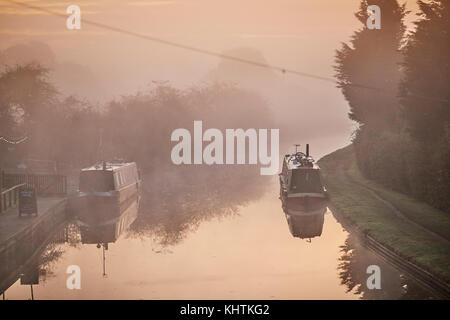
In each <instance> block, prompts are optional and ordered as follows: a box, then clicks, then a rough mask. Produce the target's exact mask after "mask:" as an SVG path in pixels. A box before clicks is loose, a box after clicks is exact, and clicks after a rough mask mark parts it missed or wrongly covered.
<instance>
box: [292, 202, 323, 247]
mask: <svg viewBox="0 0 450 320" xmlns="http://www.w3.org/2000/svg"><path fill="white" fill-rule="evenodd" d="M326 211H327V206H326V203H323V204H322V206H321V208H318V209H315V210H311V211H304V212H302V213H301V214H290V213H288V211H287V210H285V215H286V221H287V223H288V225H289V231H291V234H292V235H293V236H294V237H297V238H300V239H311V238H314V237H320V236H321V235H322V229H323V223H324V215H325V212H326Z"/></svg>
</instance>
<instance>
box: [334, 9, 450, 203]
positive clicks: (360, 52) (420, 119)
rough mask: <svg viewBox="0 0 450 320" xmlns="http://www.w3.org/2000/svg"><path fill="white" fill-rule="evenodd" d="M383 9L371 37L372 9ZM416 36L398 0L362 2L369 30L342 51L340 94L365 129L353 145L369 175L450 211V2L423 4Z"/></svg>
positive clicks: (338, 68) (361, 17)
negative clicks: (369, 18) (369, 23)
mask: <svg viewBox="0 0 450 320" xmlns="http://www.w3.org/2000/svg"><path fill="white" fill-rule="evenodd" d="M372 4H376V5H378V6H380V8H381V29H379V30H377V29H374V30H369V29H368V28H367V27H366V21H367V18H368V14H367V6H369V5H372ZM418 4H419V7H420V12H419V14H418V16H419V17H418V20H417V21H416V22H415V27H416V28H415V30H414V32H411V33H409V34H407V33H406V28H405V24H404V18H405V16H406V14H408V12H407V11H406V10H405V6H404V5H399V4H398V2H397V1H396V0H377V1H374V0H372V1H366V0H364V1H362V2H361V6H360V10H359V11H358V12H357V13H356V17H357V18H358V19H359V20H360V21H361V23H362V24H363V25H364V27H363V28H362V29H360V30H359V31H357V32H355V34H354V35H353V37H352V39H351V41H350V44H343V46H342V48H341V49H340V50H338V51H337V55H336V71H337V75H336V76H337V79H338V82H339V87H340V88H341V89H342V91H343V93H344V96H345V98H346V99H347V100H348V102H349V105H350V113H349V117H350V118H351V119H352V120H355V121H356V122H358V123H359V128H358V129H357V130H356V132H355V135H354V139H353V143H354V146H355V151H356V156H357V161H358V166H359V168H360V169H361V171H362V172H363V173H364V175H365V176H366V177H368V178H370V179H373V180H376V181H377V182H380V183H382V184H384V185H386V186H388V187H391V188H393V189H395V190H398V191H401V192H404V193H407V194H410V195H412V196H414V197H416V198H419V199H421V200H424V201H426V202H428V203H430V204H431V205H433V206H435V207H438V208H441V209H443V210H449V203H450V201H449V200H450V195H449V192H448V187H449V182H450V144H449V141H450V90H449V89H450V54H449V52H450V33H449V32H448V30H450V2H448V1H437V0H433V1H418Z"/></svg>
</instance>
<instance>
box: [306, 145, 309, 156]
mask: <svg viewBox="0 0 450 320" xmlns="http://www.w3.org/2000/svg"><path fill="white" fill-rule="evenodd" d="M306 156H307V157H309V143H307V144H306Z"/></svg>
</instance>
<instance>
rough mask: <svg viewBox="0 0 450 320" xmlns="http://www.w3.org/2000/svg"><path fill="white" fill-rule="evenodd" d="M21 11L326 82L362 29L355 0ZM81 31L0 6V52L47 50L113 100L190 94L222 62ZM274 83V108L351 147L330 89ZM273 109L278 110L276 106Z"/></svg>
mask: <svg viewBox="0 0 450 320" xmlns="http://www.w3.org/2000/svg"><path fill="white" fill-rule="evenodd" d="M23 2H26V3H29V4H32V5H35V6H41V7H45V8H48V9H51V10H55V11H58V12H60V13H62V14H65V9H66V8H67V7H68V6H69V5H71V4H77V5H79V6H80V8H81V14H82V19H83V18H84V19H89V20H92V21H96V22H100V23H104V24H108V25H111V26H116V27H120V28H123V29H126V30H130V31H134V32H138V33H142V34H146V35H150V36H154V37H158V38H162V39H165V40H169V41H174V42H180V43H182V44H186V45H189V46H194V47H199V48H203V49H206V50H211V51H216V52H223V51H225V50H230V49H233V48H239V47H250V48H253V49H256V50H258V51H260V52H261V53H262V54H263V55H264V57H265V59H266V60H267V62H268V63H270V64H273V65H279V66H282V67H285V68H288V69H296V70H300V71H303V72H307V73H313V74H317V75H322V76H326V77H332V76H333V74H334V71H333V61H334V55H335V50H336V49H338V48H339V47H340V44H341V42H347V41H348V40H349V38H350V36H351V34H352V33H353V32H354V31H355V30H357V29H358V28H360V27H361V24H360V23H359V21H358V20H357V19H356V18H355V17H354V13H355V12H356V11H357V9H358V7H359V3H360V1H359V0H265V1H261V0H154V1H151V0H149V1H144V0H135V1H133V0H131V1H119V0H109V1H108V0H89V1H88V0H72V1H61V0H55V1H39V0H28V1H25V0H24V1H23ZM407 6H408V8H409V9H415V8H416V4H415V1H407ZM411 19H414V16H413V15H411V17H410V18H409V20H411ZM81 23H82V28H81V30H67V29H66V21H65V19H63V18H61V17H56V16H51V15H48V14H45V13H40V12H37V11H34V10H32V9H27V8H23V7H19V6H17V5H14V4H11V3H9V2H8V1H5V0H0V50H1V49H5V48H7V47H9V46H11V45H14V44H20V43H27V42H30V41H40V42H45V43H47V44H48V45H49V46H50V47H51V49H52V50H53V51H54V53H55V54H56V59H57V60H58V62H67V61H70V62H74V63H77V64H81V65H83V66H86V67H88V68H90V70H91V71H92V73H93V74H94V75H95V77H97V78H98V79H99V82H100V83H101V84H102V86H104V87H106V88H108V95H116V96H118V95H120V94H123V93H127V92H134V91H136V90H137V89H143V88H145V87H146V86H147V85H148V84H149V83H150V82H151V81H152V80H169V81H170V82H171V83H172V84H174V85H176V86H187V85H191V84H193V83H196V82H199V81H201V80H203V79H204V77H205V74H207V73H208V71H210V70H212V69H213V68H215V67H216V66H217V64H218V63H219V62H220V59H219V58H216V57H210V56H205V55H202V54H199V53H195V52H189V51H186V50H182V49H178V48H173V47H168V46H165V45H162V44H160V43H154V42H151V41H146V40H142V39H139V38H134V37H130V36H127V35H124V34H118V33H115V32H112V31H108V30H103V29H100V28H98V27H94V26H90V25H87V24H83V20H82V22H81ZM249 72H250V71H249ZM277 76H278V75H277ZM279 76H280V79H281V81H283V83H282V84H281V85H283V86H286V88H287V87H289V93H288V94H280V97H281V98H286V97H289V99H290V101H284V102H279V103H280V104H281V103H283V104H291V105H293V104H294V102H295V103H297V104H302V102H303V104H302V107H304V108H308V110H313V113H312V114H313V115H312V119H311V121H308V123H311V122H314V121H316V120H318V119H320V120H321V121H322V120H323V119H325V120H324V121H325V122H324V123H325V124H326V126H327V128H328V129H329V130H328V132H331V133H333V132H339V134H341V135H342V137H344V136H345V137H347V138H346V141H348V137H349V134H350V132H351V131H352V123H351V122H350V121H349V120H348V119H347V112H348V106H347V103H346V102H345V100H344V99H343V97H342V95H341V93H340V91H339V90H338V89H336V88H335V86H334V85H333V84H332V83H326V82H321V81H317V80H311V79H302V78H298V77H295V76H292V75H284V76H283V75H279ZM264 90H265V88H262V89H261V91H264ZM99 91H100V89H99ZM296 95H297V96H296ZM275 100H276V99H275ZM280 101H281V100H280ZM271 102H272V103H275V104H276V103H277V101H274V100H273V97H272V101H271ZM296 108H297V107H296ZM288 109H289V108H288ZM290 110H294V107H293V106H292V107H290ZM284 113H285V114H287V113H288V112H287V111H286V112H284ZM290 116H291V115H289V117H290ZM330 126H335V128H334V129H333V128H330ZM325 131H326V130H325ZM342 141H344V140H342Z"/></svg>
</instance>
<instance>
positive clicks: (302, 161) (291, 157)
mask: <svg viewBox="0 0 450 320" xmlns="http://www.w3.org/2000/svg"><path fill="white" fill-rule="evenodd" d="M284 161H286V164H287V168H288V169H289V170H292V169H316V170H318V169H320V168H319V166H318V165H317V164H316V162H315V161H314V159H313V158H312V157H310V156H306V154H304V153H303V152H297V153H294V154H287V155H285V156H284Z"/></svg>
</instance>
